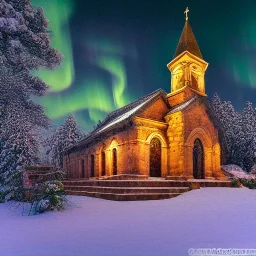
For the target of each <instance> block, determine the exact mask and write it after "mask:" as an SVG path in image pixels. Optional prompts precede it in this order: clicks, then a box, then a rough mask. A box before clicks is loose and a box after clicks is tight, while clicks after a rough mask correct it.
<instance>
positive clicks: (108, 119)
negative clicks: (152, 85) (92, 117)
mask: <svg viewBox="0 0 256 256" xmlns="http://www.w3.org/2000/svg"><path fill="white" fill-rule="evenodd" d="M161 91H162V92H164V91H163V89H161V88H159V89H157V90H155V91H153V92H151V93H149V94H147V95H145V96H143V97H141V98H139V99H137V100H135V101H133V102H130V103H128V104H126V105H124V106H123V107H121V108H118V109H116V110H114V111H112V112H110V113H109V114H108V115H107V116H106V117H105V118H104V120H103V121H102V122H101V123H100V125H99V126H98V127H97V128H100V127H101V126H103V125H104V124H105V123H106V122H107V121H110V120H111V119H112V118H113V119H114V118H115V117H116V115H117V114H118V113H119V115H122V114H123V113H121V114H120V112H122V110H123V111H125V110H126V111H127V110H129V109H131V108H133V107H134V105H135V104H136V103H137V104H139V103H140V102H141V101H142V100H145V99H147V98H148V97H150V96H152V95H154V94H156V93H158V92H161ZM164 93H165V92H164Z"/></svg>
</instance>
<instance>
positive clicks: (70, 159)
mask: <svg viewBox="0 0 256 256" xmlns="http://www.w3.org/2000/svg"><path fill="white" fill-rule="evenodd" d="M207 66H208V63H207V62H206V61H205V60H204V59H203V56H202V54H201V52H200V49H199V46H198V44H197V41H196V38H195V36H194V34H193V31H192V28H191V26H190V23H189V21H188V17H187V13H186V21H185V25H184V28H183V31H182V34H181V37H180V39H179V42H178V46H177V48H176V51H175V54H174V58H173V60H172V61H171V62H170V63H169V64H167V67H168V69H169V70H170V72H171V77H172V78H171V88H170V93H166V92H164V91H163V90H162V89H158V90H156V91H154V92H152V93H150V94H149V95H146V96H144V97H142V98H140V99H138V100H136V101H135V102H132V103H130V104H128V105H126V106H124V107H122V108H120V109H117V110H115V111H113V112H112V113H110V114H108V115H107V116H106V118H105V119H104V120H103V121H102V122H101V123H100V124H99V125H98V126H97V127H96V129H95V130H93V131H92V132H91V133H90V134H89V135H88V136H87V137H86V138H85V139H83V140H82V141H80V142H79V143H77V144H76V145H75V146H73V147H72V148H69V149H68V150H66V151H65V152H64V158H63V159H64V163H63V164H64V169H65V170H66V172H67V174H68V178H72V179H80V178H81V179H84V178H88V179H97V178H98V179H127V178H129V177H130V178H132V179H147V178H150V177H162V178H166V179H169V180H188V179H221V178H222V177H223V176H222V172H221V163H222V162H223V161H225V150H224V149H225V142H224V139H223V138H224V137H223V133H222V130H221V127H220V125H219V123H218V120H217V119H216V117H215V115H214V112H213V110H212V107H211V104H210V102H209V100H208V97H207V95H206V93H205V78H204V76H205V71H206V69H207Z"/></svg>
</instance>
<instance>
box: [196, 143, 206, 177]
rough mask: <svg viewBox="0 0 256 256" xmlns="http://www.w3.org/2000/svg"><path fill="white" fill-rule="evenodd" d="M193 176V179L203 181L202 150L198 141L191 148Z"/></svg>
mask: <svg viewBox="0 0 256 256" xmlns="http://www.w3.org/2000/svg"><path fill="white" fill-rule="evenodd" d="M193 176H194V179H204V178H205V175H204V148H203V144H202V142H201V141H200V140H199V139H196V140H195V142H194V148H193Z"/></svg>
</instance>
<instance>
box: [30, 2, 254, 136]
mask: <svg viewBox="0 0 256 256" xmlns="http://www.w3.org/2000/svg"><path fill="white" fill-rule="evenodd" d="M32 3H33V5H35V6H42V7H43V8H44V10H45V16H46V17H47V18H48V19H49V22H50V28H49V29H50V30H51V31H52V33H53V35H52V45H53V46H54V47H55V48H57V49H59V51H60V52H62V54H63V55H64V61H63V64H62V67H61V68H60V69H57V70H54V71H39V72H37V73H36V74H37V75H39V76H40V77H41V78H42V79H44V80H45V81H46V82H47V83H48V84H49V85H51V86H52V88H51V90H50V92H49V93H48V95H47V96H45V97H44V98H42V99H40V103H41V104H43V105H44V106H45V109H46V113H47V115H48V116H49V117H50V118H51V119H52V120H53V124H54V125H55V126H56V125H58V124H60V123H62V122H63V120H64V118H65V117H66V116H67V115H68V114H69V113H73V114H74V116H75V118H76V119H77V121H78V123H79V126H80V127H81V128H83V129H84V130H85V131H90V130H91V129H92V127H93V125H95V124H96V123H98V120H102V119H103V118H104V117H105V116H106V114H108V113H109V112H111V111H112V110H114V109H117V108H119V107H122V106H123V105H125V104H127V103H129V102H131V101H134V100H136V99H137V98H139V97H142V96H144V95H146V94H148V93H150V92H152V91H154V90H156V89H158V88H162V89H163V90H164V91H166V92H167V93H169V92H170V72H169V70H168V69H167V67H166V65H167V63H169V62H170V61H171V60H172V58H173V55H174V52H175V49H176V46H177V44H178V40H179V37H180V35H181V32H182V29H183V26H184V22H185V16H184V10H185V8H186V7H187V6H188V7H189V10H190V12H189V21H190V24H191V27H192V29H193V32H194V34H195V37H196V39H197V42H198V45H199V47H200V50H201V53H202V55H203V58H204V60H205V61H207V62H208V63H209V67H208V69H207V71H206V78H205V79H206V93H207V94H208V96H209V97H210V98H212V97H213V94H214V92H217V93H218V94H219V96H220V97H221V99H222V100H227V101H231V102H232V104H233V105H234V107H235V108H236V109H237V110H238V111H241V110H242V109H243V107H244V105H245V102H246V101H251V102H252V103H253V104H254V106H255V105H256V98H255V93H256V1H255V0H243V1H241V0H223V1H206V0H204V1H203V0H196V1H195V0H194V1H192V0H191V1H189V0H187V1H183V0H179V1H173V0H169V1H165V0H160V1H144V0H140V1H133V0H129V1H126V0H120V1H112V0H100V1H96V0H94V1H87V0H48V1H47V0H32Z"/></svg>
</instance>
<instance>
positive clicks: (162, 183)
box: [63, 180, 188, 187]
mask: <svg viewBox="0 0 256 256" xmlns="http://www.w3.org/2000/svg"><path fill="white" fill-rule="evenodd" d="M63 184H64V186H102V187H187V186H188V182H187V181H180V180H65V181H63Z"/></svg>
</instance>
